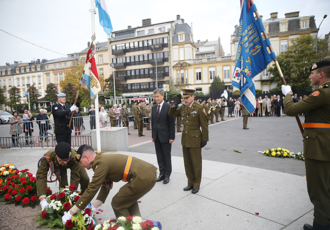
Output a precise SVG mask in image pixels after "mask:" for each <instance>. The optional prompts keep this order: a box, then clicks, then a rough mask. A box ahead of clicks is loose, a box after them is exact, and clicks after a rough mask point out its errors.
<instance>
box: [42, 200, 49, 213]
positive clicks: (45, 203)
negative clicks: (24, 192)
mask: <svg viewBox="0 0 330 230" xmlns="http://www.w3.org/2000/svg"><path fill="white" fill-rule="evenodd" d="M47 204H48V203H47V200H46V199H43V200H42V201H40V206H41V210H42V211H43V210H44V209H45V207H46V206H47Z"/></svg>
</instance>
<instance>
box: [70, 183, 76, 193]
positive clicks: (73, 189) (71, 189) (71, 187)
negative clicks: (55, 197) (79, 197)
mask: <svg viewBox="0 0 330 230" xmlns="http://www.w3.org/2000/svg"><path fill="white" fill-rule="evenodd" d="M69 189H70V191H71V192H73V191H75V190H76V189H77V186H75V185H74V184H72V185H70V187H69Z"/></svg>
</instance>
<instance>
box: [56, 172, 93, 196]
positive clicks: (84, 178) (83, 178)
mask: <svg viewBox="0 0 330 230" xmlns="http://www.w3.org/2000/svg"><path fill="white" fill-rule="evenodd" d="M79 174H80V181H79V184H80V188H81V192H82V193H84V191H85V190H86V189H87V187H88V184H89V177H88V175H87V172H86V169H85V168H84V167H82V166H81V167H80V171H79ZM67 185H69V183H68V176H67V172H66V170H61V179H60V188H65V186H67Z"/></svg>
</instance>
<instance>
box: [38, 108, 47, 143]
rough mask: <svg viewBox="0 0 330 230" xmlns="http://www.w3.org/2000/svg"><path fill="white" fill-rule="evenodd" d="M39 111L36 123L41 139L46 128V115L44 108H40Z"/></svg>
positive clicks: (44, 135)
mask: <svg viewBox="0 0 330 230" xmlns="http://www.w3.org/2000/svg"><path fill="white" fill-rule="evenodd" d="M39 111H40V112H39V114H38V116H37V123H38V125H39V140H40V141H43V140H44V137H46V131H47V129H48V117H47V114H45V111H44V109H40V110H39ZM46 140H47V138H46Z"/></svg>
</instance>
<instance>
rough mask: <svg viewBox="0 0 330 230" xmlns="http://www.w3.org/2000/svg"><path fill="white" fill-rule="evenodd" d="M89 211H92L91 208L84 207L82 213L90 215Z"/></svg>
mask: <svg viewBox="0 0 330 230" xmlns="http://www.w3.org/2000/svg"><path fill="white" fill-rule="evenodd" d="M91 213H92V210H91V209H90V208H86V209H85V212H84V215H86V214H87V215H89V216H90V215H91Z"/></svg>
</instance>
